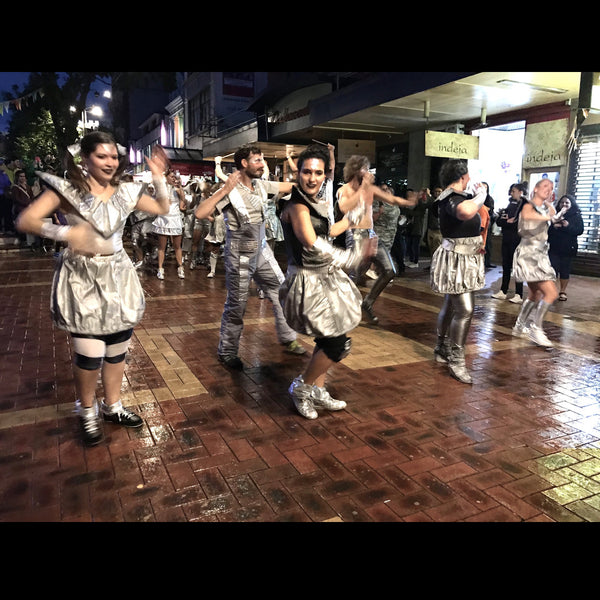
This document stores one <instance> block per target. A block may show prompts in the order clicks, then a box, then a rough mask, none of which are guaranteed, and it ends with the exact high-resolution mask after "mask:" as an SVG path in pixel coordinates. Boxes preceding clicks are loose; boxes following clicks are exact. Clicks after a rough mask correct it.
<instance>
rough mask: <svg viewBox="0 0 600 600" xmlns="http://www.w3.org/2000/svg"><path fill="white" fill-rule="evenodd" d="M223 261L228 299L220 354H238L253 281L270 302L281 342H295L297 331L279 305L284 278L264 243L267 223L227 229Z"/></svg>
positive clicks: (222, 325)
mask: <svg viewBox="0 0 600 600" xmlns="http://www.w3.org/2000/svg"><path fill="white" fill-rule="evenodd" d="M224 260H225V285H226V287H227V299H226V300H225V306H224V308H223V316H222V317H221V332H220V339H219V347H218V353H219V354H220V355H222V356H228V355H233V356H237V354H238V348H239V342H240V337H241V335H242V330H243V328H244V314H245V312H246V304H247V302H248V292H249V289H250V281H251V280H252V279H254V281H256V284H257V285H258V287H259V288H260V289H261V290H262V291H263V292H264V294H265V297H266V298H268V299H269V300H270V301H271V304H272V306H273V313H274V315H275V328H276V331H277V338H278V340H279V342H280V343H282V344H289V343H290V342H291V341H293V340H295V339H296V332H295V331H294V330H293V329H292V328H291V327H290V326H289V325H288V324H287V322H286V320H285V317H284V316H283V310H282V308H281V305H280V303H279V286H280V285H281V283H282V282H283V281H284V275H283V273H282V271H281V268H280V267H279V264H278V263H277V261H276V259H275V256H274V254H273V251H272V250H271V248H270V247H269V245H268V244H267V243H266V241H265V226H264V223H263V224H260V225H252V224H245V225H243V226H242V227H241V228H240V229H238V230H236V231H231V230H228V231H227V238H226V241H225V252H224Z"/></svg>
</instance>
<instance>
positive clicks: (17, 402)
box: [0, 254, 600, 522]
mask: <svg viewBox="0 0 600 600" xmlns="http://www.w3.org/2000/svg"><path fill="white" fill-rule="evenodd" d="M46 260H47V259H44V258H43V257H37V258H29V257H28V258H27V260H23V261H22V264H23V265H27V266H28V267H29V269H28V271H27V273H25V271H23V273H22V277H26V278H27V281H31V280H32V278H34V279H35V277H38V278H39V277H41V276H42V275H41V272H40V271H39V270H35V269H36V268H39V266H40V264H44V268H45V269H46V272H45V274H44V275H43V277H46V278H47V280H48V285H47V286H46V287H45V286H44V285H41V286H34V287H33V288H27V287H24V288H22V289H19V288H10V290H11V296H10V298H12V300H10V304H4V305H0V327H1V328H2V329H0V333H6V331H7V327H9V328H10V334H9V336H8V340H7V338H6V337H5V336H4V342H3V341H2V339H1V338H2V337H3V336H0V353H2V356H3V361H2V362H1V363H0V390H2V392H1V393H0V419H2V416H3V414H9V413H12V412H15V411H21V410H24V409H25V408H35V407H44V406H52V405H54V404H57V403H59V402H60V403H63V402H67V403H69V402H72V400H73V399H74V387H73V382H72V375H71V360H72V355H71V348H70V345H69V342H68V338H67V336H66V334H64V332H60V331H58V330H53V329H52V327H51V325H50V324H49V321H48V319H47V312H46V311H47V300H48V297H47V293H48V290H49V279H50V277H51V273H52V271H51V262H52V261H49V262H48V264H45V263H44V261H46ZM19 262H20V263H21V261H19ZM15 268H16V267H15V265H14V264H13V265H11V269H10V270H11V271H13V272H14V270H15ZM25 268H27V267H25ZM3 269H6V261H4V262H3V260H2V254H0V273H1V272H2V270H3ZM203 274H204V273H201V272H198V273H196V272H190V273H189V275H190V276H189V277H186V280H185V281H178V280H176V279H173V281H169V282H166V283H162V282H158V281H157V280H156V279H155V278H154V277H153V276H152V275H151V274H147V275H145V274H142V276H141V277H142V281H143V285H144V287H145V289H146V291H147V292H148V295H149V297H151V298H152V301H149V302H148V305H147V306H148V308H147V313H146V317H145V321H144V323H143V324H142V326H141V327H140V329H139V330H138V331H140V332H141V331H142V330H143V329H144V327H148V328H150V327H159V326H160V327H163V326H164V327H170V326H174V327H179V326H181V325H182V323H181V322H179V321H180V320H181V319H183V320H184V321H185V323H183V324H184V325H185V324H189V325H191V326H202V324H203V323H212V325H211V326H210V327H209V328H208V329H207V328H204V329H198V330H195V331H193V332H191V333H181V332H177V331H176V330H175V329H174V332H173V333H166V334H163V338H164V339H165V340H166V341H167V343H168V344H170V345H171V347H172V348H173V349H174V350H175V351H176V352H177V353H178V355H179V358H181V359H182V360H184V361H185V362H186V364H187V367H188V369H190V371H191V372H192V373H193V375H194V376H195V377H196V378H197V379H198V381H200V382H201V383H202V385H204V386H205V388H206V389H207V390H208V393H207V394H199V395H197V396H190V397H183V398H173V399H164V400H161V401H147V402H142V403H141V404H140V405H138V406H137V407H136V408H138V409H139V411H140V413H142V415H143V416H144V417H145V418H146V424H145V426H144V427H143V428H141V429H140V430H136V431H128V430H124V429H120V428H115V427H112V426H111V427H110V428H109V429H108V430H107V440H106V442H105V443H103V444H102V445H101V446H100V447H97V448H94V449H85V448H83V447H82V446H81V444H80V442H79V441H78V431H77V422H76V420H75V418H74V417H73V416H72V415H70V416H67V417H65V416H60V417H58V418H56V419H53V420H51V421H46V422H44V423H40V424H38V425H34V426H31V425H23V426H19V427H16V428H13V429H11V430H3V429H1V428H0V469H1V470H2V473H3V478H0V499H2V501H3V502H0V520H7V519H8V520H11V521H18V520H31V521H35V520H44V519H40V518H39V517H40V516H42V515H43V516H45V517H47V520H50V521H53V520H55V521H59V520H60V521H99V522H100V521H114V522H150V521H161V522H167V521H190V522H192V521H193V522H238V521H239V522H258V521H273V522H309V521H314V522H320V521H327V520H331V521H336V520H337V521H347V522H351V521H357V522H359V521H381V522H392V521H406V522H427V521H440V522H446V521H451V520H456V521H473V522H478V521H484V522H485V521H494V522H496V521H498V522H499V521H507V522H508V521H512V520H524V521H538V522H549V521H565V522H566V521H594V520H598V518H599V517H598V513H600V506H598V504H596V502H598V500H597V496H593V497H591V499H590V501H589V502H588V501H586V500H576V501H574V502H571V503H570V504H568V505H566V506H561V505H560V504H558V503H557V502H555V501H553V500H552V499H551V498H549V497H548V496H545V495H544V494H543V492H544V491H545V488H544V485H545V484H544V481H543V480H544V476H545V475H548V474H549V473H550V474H551V475H552V476H553V477H554V478H555V479H556V478H558V477H559V472H558V470H556V471H554V472H549V471H548V469H546V472H543V470H542V468H541V467H542V465H541V463H537V462H536V460H537V459H540V458H543V457H545V456H546V455H548V456H551V455H553V454H555V453H557V452H565V453H568V452H571V453H572V454H571V456H573V458H574V459H575V462H574V463H573V464H572V465H571V467H572V471H571V472H572V473H573V476H574V477H575V479H574V481H575V482H576V483H581V481H583V479H584V478H585V477H593V476H594V473H593V472H592V471H593V470H594V462H592V461H591V459H590V457H591V456H596V457H598V454H596V455H594V454H593V453H583V449H584V447H586V446H587V447H589V448H592V449H594V448H595V449H596V450H597V449H598V447H599V440H600V431H598V429H597V428H596V429H595V423H596V422H597V418H598V415H599V414H600V410H599V407H598V399H597V383H596V381H597V360H594V359H587V358H585V354H586V352H589V350H588V348H589V347H590V342H591V347H595V346H596V345H598V343H597V338H595V337H594V336H586V335H579V334H578V335H570V336H569V337H568V340H569V344H570V345H571V346H572V347H576V348H578V349H579V350H580V351H581V352H582V353H583V355H584V356H583V357H581V356H577V355H575V354H572V353H569V352H566V351H564V350H563V349H560V348H559V349H555V350H553V351H552V352H546V351H540V350H539V349H535V348H530V347H524V348H509V349H506V350H502V351H492V350H489V349H486V350H484V351H482V352H480V354H479V355H476V354H474V353H471V354H470V356H469V361H470V365H471V368H472V370H473V372H474V375H475V378H476V381H475V384H474V385H473V386H464V385H462V384H460V383H458V382H456V381H454V380H453V379H452V378H451V377H449V375H448V372H447V369H446V368H445V367H443V366H441V365H436V364H435V363H433V362H432V361H428V360H425V361H421V362H417V363H411V364H407V365H402V364H397V365H393V366H390V367H383V368H377V367H372V368H368V369H365V370H363V371H351V370H350V369H348V368H347V367H346V366H344V364H343V363H342V364H340V365H336V367H335V368H333V369H332V371H331V374H330V377H329V381H328V386H329V388H330V390H331V391H332V393H333V395H334V396H336V397H340V398H343V399H345V400H347V401H348V402H349V408H348V410H346V411H341V412H339V413H329V414H324V415H322V416H321V417H320V418H319V419H318V420H317V421H307V420H306V419H303V418H302V417H300V416H298V415H297V414H296V413H295V411H294V409H293V406H292V404H291V402H290V400H289V398H288V397H287V391H286V390H287V386H288V385H289V382H290V381H291V380H292V379H293V377H295V376H296V375H297V374H298V372H300V370H301V367H302V365H303V364H306V362H307V359H308V355H307V356H305V357H292V356H290V355H286V354H284V353H283V352H280V349H279V348H277V346H276V345H274V343H273V339H274V328H273V326H272V321H270V322H269V323H266V324H265V323H261V324H258V323H252V322H251V320H252V319H253V318H255V317H258V316H260V317H266V318H268V319H272V316H271V315H272V313H271V312H270V310H267V308H268V307H266V303H264V302H261V301H258V300H257V299H256V298H254V297H251V298H250V301H249V303H248V311H247V319H248V320H249V324H248V325H247V326H246V327H245V328H244V336H243V340H242V347H241V353H242V358H243V359H244V360H245V362H246V363H247V364H249V365H250V366H251V368H250V369H248V370H246V371H245V372H244V373H230V372H228V371H227V370H226V369H224V368H223V367H222V366H221V365H220V364H219V363H218V362H217V360H216V356H215V354H216V350H215V348H216V343H217V340H218V322H219V319H220V315H221V311H222V303H223V299H224V291H223V277H222V275H221V276H220V278H219V276H218V277H217V278H216V279H215V280H211V281H210V282H207V280H206V278H205V277H201V275H203ZM173 275H174V270H173ZM488 275H489V273H488ZM11 276H12V275H11ZM19 277H21V273H19ZM405 277H406V280H407V281H410V280H414V281H415V282H416V283H425V284H426V274H421V275H419V274H413V273H409V274H407V275H406V276H405ZM577 279H578V278H573V282H572V284H571V285H573V286H574V289H576V286H577V285H580V282H578V281H577ZM15 281H16V279H15ZM23 281H25V279H23ZM402 284H403V281H402V278H400V279H399V281H398V285H396V284H395V285H393V286H391V287H390V288H388V289H387V290H386V295H387V294H390V295H392V296H395V297H397V298H399V299H404V298H406V299H409V300H410V299H414V300H416V301H418V302H423V303H425V304H430V305H433V304H435V305H436V306H437V305H439V298H438V297H436V296H433V295H431V294H427V293H425V292H423V291H417V290H415V289H411V288H408V287H404V286H403V285H402ZM1 285H2V284H0V289H1ZM211 290H212V291H211ZM188 293H193V294H203V295H205V294H206V298H202V301H200V300H199V299H198V298H195V299H194V300H192V301H191V302H193V303H196V302H197V303H198V304H197V306H198V307H199V306H202V309H201V310H197V309H196V310H192V309H191V308H190V301H188V300H187V299H186V298H185V294H188ZM573 293H574V294H575V292H573ZM169 294H183V296H182V297H178V298H177V299H176V300H168V299H167V297H168V295H169ZM487 295H489V290H488V291H485V290H483V291H482V292H481V294H478V297H477V302H478V304H479V305H478V308H477V309H476V315H475V319H474V323H473V326H472V328H471V332H470V339H469V343H470V344H473V343H477V342H478V340H479V341H480V342H481V344H488V346H487V348H489V343H490V342H492V341H494V340H497V341H502V342H506V341H509V340H511V339H512V338H511V336H510V335H507V334H504V333H499V332H498V331H492V329H491V327H492V326H493V324H494V323H498V324H499V325H501V326H502V327H505V328H507V329H508V328H510V327H511V326H512V322H513V320H514V315H512V314H505V313H503V312H502V311H501V308H502V307H500V306H499V304H498V303H495V304H494V303H492V302H491V301H489V299H487ZM576 297H577V296H575V298H576ZM592 297H593V296H592ZM570 300H571V295H570ZM381 302H382V306H381V309H380V312H381V316H380V318H381V322H382V325H380V326H379V327H373V328H369V330H370V331H372V332H373V334H374V335H378V332H381V331H384V330H385V329H388V330H389V331H394V332H396V333H397V334H399V335H405V336H406V337H408V338H410V339H413V340H415V341H418V342H420V343H423V344H425V345H426V346H428V347H430V348H432V347H433V344H434V343H435V340H434V328H435V318H436V312H435V311H425V310H421V309H419V308H416V307H409V306H408V305H406V304H404V303H401V302H394V301H393V300H390V299H389V298H382V300H381ZM575 302H576V300H575ZM562 304H567V303H562ZM591 304H593V302H591ZM573 306H574V303H573V302H570V303H569V306H558V307H553V308H552V312H555V311H557V310H562V311H565V310H566V311H568V310H572V307H573ZM581 306H582V307H583V305H581ZM174 308H175V309H176V310H174ZM509 308H510V307H509ZM589 308H590V307H589V306H585V314H586V315H589V314H593V313H590V310H589ZM399 309H400V310H399ZM576 310H577V309H576ZM596 312H598V311H596ZM577 314H578V313H577V312H576V311H575V313H573V315H572V318H573V320H574V321H576V320H577V318H578V316H577ZM32 315H34V316H33V317H32ZM586 318H588V319H589V318H590V317H589V316H588V317H586ZM482 319H484V320H485V322H486V324H485V327H478V324H479V323H480V322H481V320H482ZM9 323H10V324H9ZM414 323H419V324H420V325H419V327H415V325H414ZM547 329H548V332H549V335H550V336H551V337H553V338H554V339H555V340H557V339H558V338H560V336H561V335H564V334H566V333H567V330H566V329H565V330H564V331H563V330H562V329H561V327H560V326H557V325H555V324H554V323H548V328H547ZM306 346H307V348H309V349H310V348H311V347H312V341H308V342H307V343H306ZM376 347H377V344H374V345H373V348H376ZM42 360H47V362H43V363H42V362H40V361H42ZM36 363H37V364H38V366H37V367H36V368H35V375H33V376H31V374H32V373H33V370H31V367H30V365H31V364H36ZM25 365H27V368H26V367H25ZM11 371H12V372H11ZM532 372H533V373H532ZM14 373H18V374H19V375H18V377H14V376H13V374H14ZM532 374H533V376H534V378H533V379H532ZM126 376H127V385H128V386H129V387H128V390H134V391H135V392H138V393H145V392H146V390H149V389H151V388H152V389H157V388H164V386H165V383H164V381H163V379H162V375H161V373H160V369H157V367H156V366H155V365H154V363H153V362H152V360H151V358H150V356H149V355H146V353H145V351H144V349H143V348H142V346H141V344H140V343H139V339H138V338H137V337H136V336H134V339H133V341H132V349H131V356H130V359H129V363H128V365H127V368H126ZM515 388H516V389H518V392H517V391H515ZM5 396H6V397H5ZM0 423H1V421H0ZM578 448H581V449H582V451H581V452H580V453H579V454H577V449H578ZM11 457H12V458H11ZM19 457H20V458H19ZM290 458H293V459H294V460H293V461H290ZM586 461H587V464H586ZM534 466H537V468H533V467H534ZM296 467H299V468H300V471H301V472H299V471H298V469H297V468H296ZM307 469H308V470H307ZM576 477H580V478H581V479H576ZM563 479H564V478H563ZM556 481H558V479H556ZM196 482H197V483H196ZM548 485H554V483H553V482H552V481H550V483H549V484H548ZM557 485H558V483H557ZM4 501H6V502H4Z"/></svg>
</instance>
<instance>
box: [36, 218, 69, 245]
mask: <svg viewBox="0 0 600 600" xmlns="http://www.w3.org/2000/svg"><path fill="white" fill-rule="evenodd" d="M69 229H71V227H70V226H69V225H55V224H54V223H48V222H44V224H43V225H42V228H41V230H40V237H43V238H47V239H49V240H56V241H57V242H66V241H67V232H68V231H69Z"/></svg>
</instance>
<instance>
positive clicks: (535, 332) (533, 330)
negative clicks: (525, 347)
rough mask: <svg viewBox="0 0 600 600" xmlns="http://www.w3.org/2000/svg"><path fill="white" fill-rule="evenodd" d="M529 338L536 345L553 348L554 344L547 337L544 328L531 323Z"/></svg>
mask: <svg viewBox="0 0 600 600" xmlns="http://www.w3.org/2000/svg"><path fill="white" fill-rule="evenodd" d="M529 339H530V340H531V341H532V342H533V343H534V344H537V345H538V346H542V347H544V348H553V347H554V344H553V343H552V342H551V341H550V340H549V339H548V337H547V336H546V334H545V333H544V330H543V329H542V328H541V327H538V326H537V325H532V326H531V327H530V328H529Z"/></svg>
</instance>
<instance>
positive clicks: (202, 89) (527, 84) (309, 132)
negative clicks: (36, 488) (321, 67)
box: [132, 72, 600, 275]
mask: <svg viewBox="0 0 600 600" xmlns="http://www.w3.org/2000/svg"><path fill="white" fill-rule="evenodd" d="M596 75H597V74H584V73H579V72H568V73H565V72H560V73H548V72H543V73H518V72H511V73H500V72H491V73H479V72H477V73H471V72H425V73H413V72H392V73H390V72H323V73H306V72H269V73H258V72H255V73H217V72H193V73H190V72H188V73H184V74H182V77H181V81H180V85H179V86H178V90H177V94H174V95H172V98H171V99H170V101H169V102H168V103H166V104H165V105H164V107H163V110H162V111H157V112H155V113H153V114H152V115H151V116H149V117H147V119H146V120H145V121H143V122H142V126H141V127H142V130H143V131H144V132H145V133H144V135H142V136H140V137H139V138H138V139H136V140H134V142H133V143H132V147H133V149H134V153H133V155H135V156H136V158H141V157H142V156H143V154H144V153H147V152H148V151H149V149H150V148H151V146H152V144H154V143H161V144H162V145H163V146H165V147H166V148H168V149H169V152H172V153H173V156H172V160H174V162H176V163H177V164H178V165H179V166H180V168H181V171H182V173H184V172H187V173H189V174H206V175H209V176H210V175H211V173H212V172H213V171H212V170H211V169H212V168H213V167H214V157H215V156H223V157H225V161H227V160H228V159H229V160H231V158H230V157H231V155H232V154H233V152H235V150H236V149H237V148H239V147H240V146H242V145H244V144H248V143H256V144H257V145H259V146H260V147H261V149H262V150H263V152H264V154H265V157H266V159H267V161H268V163H269V167H270V171H271V173H272V174H274V175H275V176H278V177H285V176H287V171H286V169H287V167H286V163H287V161H286V155H287V154H288V153H299V152H300V151H301V150H302V149H303V148H304V147H305V146H306V145H308V144H310V143H312V142H313V141H318V142H322V143H331V144H333V145H334V146H335V147H336V155H337V165H338V171H337V177H338V179H341V167H342V165H343V163H344V162H345V160H346V157H347V156H349V155H351V154H365V155H367V156H369V158H370V159H371V164H372V166H373V167H374V168H375V169H376V174H377V177H378V179H380V180H382V181H386V182H387V183H389V184H391V185H392V186H393V187H394V188H395V189H396V190H397V192H399V193H401V192H402V191H403V190H405V189H406V188H407V187H411V188H414V189H419V188H422V187H428V188H431V187H433V186H435V185H438V181H437V173H438V172H439V168H440V166H441V164H442V163H443V161H444V160H446V159H447V158H450V157H462V158H467V159H469V160H470V161H472V162H471V163H470V170H472V172H473V173H474V174H475V175H477V177H478V178H481V179H483V180H485V181H487V182H489V183H490V184H491V185H490V188H491V189H493V190H494V193H493V194H492V195H493V196H494V197H495V200H496V202H497V206H498V207H501V206H503V205H504V204H505V203H506V202H507V201H508V187H509V185H510V183H514V182H516V181H528V182H529V183H530V186H531V187H532V186H533V184H534V183H535V181H537V180H538V179H539V178H541V177H550V178H552V179H553V180H554V183H555V193H556V194H557V195H562V194H564V193H567V192H569V193H575V194H576V196H577V200H578V203H579V205H580V207H581V208H582V212H583V216H584V222H585V227H586V230H585V233H584V235H583V236H581V238H580V240H581V243H580V258H578V261H577V262H578V265H583V266H580V268H581V269H583V270H585V271H586V273H587V274H598V275H600V267H599V265H598V263H599V256H600V247H599V244H600V233H599V232H600V228H599V223H598V220H599V214H600V205H599V198H598V193H599V187H598V183H597V182H596V178H597V177H600V175H598V176H597V175H596V170H600V124H599V121H600V119H599V118H598V117H597V116H596V114H595V111H594V110H593V109H594V107H593V106H591V104H592V101H591V99H590V100H587V98H586V99H584V97H583V96H582V94H583V92H582V90H584V91H585V89H587V88H586V86H587V84H588V83H590V76H591V77H592V82H591V83H590V86H589V87H590V89H591V88H592V87H593V84H594V83H595V82H596V79H594V77H595V76H596ZM582 82H584V83H585V85H583V84H582ZM599 87H600V86H599ZM594 89H596V88H595V87H594ZM588 95H589V96H591V94H588ZM582 102H583V103H587V104H590V106H589V107H587V108H592V110H591V111H589V112H588V113H587V114H586V118H582V117H581V109H582ZM599 104H600V103H599ZM599 109H600V106H599ZM575 137H577V142H578V143H577V144H574V143H573V140H574V138H575ZM504 146H507V149H503V148H504ZM508 146H510V148H508ZM176 151H177V153H178V154H179V156H177V157H176V156H175V153H176ZM502 152H505V155H502ZM175 158H177V159H178V160H175ZM192 164H196V167H195V169H193V168H192V167H191V165H192ZM225 164H226V162H225ZM186 165H187V167H186ZM136 168H139V169H143V161H142V162H141V161H137V163H136ZM230 168H231V167H230ZM226 169H227V166H226ZM577 268H578V266H577V265H576V269H577Z"/></svg>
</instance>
